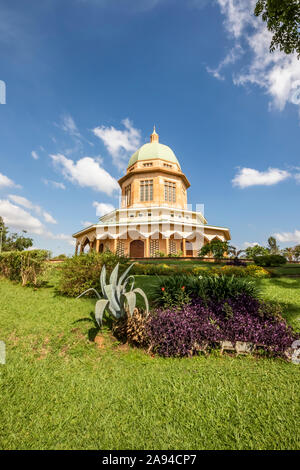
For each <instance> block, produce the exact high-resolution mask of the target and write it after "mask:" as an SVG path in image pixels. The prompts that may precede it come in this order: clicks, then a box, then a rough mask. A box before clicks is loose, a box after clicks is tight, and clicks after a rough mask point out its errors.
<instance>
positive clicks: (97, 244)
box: [96, 239, 100, 253]
mask: <svg viewBox="0 0 300 470" xmlns="http://www.w3.org/2000/svg"><path fill="white" fill-rule="evenodd" d="M99 251H100V240H98V239H97V240H96V253H99Z"/></svg>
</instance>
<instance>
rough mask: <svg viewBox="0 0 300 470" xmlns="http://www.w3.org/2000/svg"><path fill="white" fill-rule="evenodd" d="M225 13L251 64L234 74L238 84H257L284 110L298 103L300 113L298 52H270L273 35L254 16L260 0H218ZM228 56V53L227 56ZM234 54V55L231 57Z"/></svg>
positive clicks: (216, 70)
mask: <svg viewBox="0 0 300 470" xmlns="http://www.w3.org/2000/svg"><path fill="white" fill-rule="evenodd" d="M217 2H218V4H219V6H220V8H221V13H222V14H223V15H224V17H225V19H224V26H225V28H226V30H227V31H228V33H229V35H230V36H231V37H232V40H233V44H234V46H233V47H240V45H242V46H243V49H245V52H247V54H245V56H246V57H247V59H248V60H247V63H246V65H244V66H243V68H242V69H240V70H239V71H236V72H235V74H234V77H233V81H234V84H236V85H247V84H252V85H257V86H259V87H260V88H261V89H262V90H264V91H265V92H266V93H267V95H269V97H270V105H271V107H274V108H276V109H278V110H280V111H281V110H283V109H284V108H285V106H286V104H287V103H292V104H295V105H296V106H297V107H298V109H299V113H300V67H299V61H298V59H297V56H296V54H290V55H287V54H284V53H283V52H280V51H278V50H276V51H275V52H273V53H270V52H269V45H270V42H271V37H272V34H271V33H270V32H269V31H268V29H267V26H266V23H265V22H263V21H262V19H261V17H259V18H257V17H255V16H254V13H253V12H254V7H255V4H256V0H250V1H249V0H217ZM227 57H228V56H227ZM229 57H230V56H229ZM233 62H234V60H230V59H228V60H227V61H226V58H225V59H224V60H223V61H222V62H221V63H220V64H219V66H218V67H216V68H214V69H208V71H209V72H211V73H213V74H214V76H215V77H216V78H222V76H221V75H220V70H221V69H222V68H224V67H225V66H226V65H229V64H230V63H231V64H232V63H233Z"/></svg>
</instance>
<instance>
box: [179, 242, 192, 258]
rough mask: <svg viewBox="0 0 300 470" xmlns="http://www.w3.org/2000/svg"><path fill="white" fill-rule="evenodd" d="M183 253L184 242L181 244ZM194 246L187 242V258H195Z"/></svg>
mask: <svg viewBox="0 0 300 470" xmlns="http://www.w3.org/2000/svg"><path fill="white" fill-rule="evenodd" d="M180 247H181V251H183V242H181V244H180ZM193 253H194V252H193V244H192V243H191V242H189V241H187V240H186V242H185V254H186V256H193Z"/></svg>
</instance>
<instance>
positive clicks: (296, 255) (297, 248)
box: [294, 245, 300, 261]
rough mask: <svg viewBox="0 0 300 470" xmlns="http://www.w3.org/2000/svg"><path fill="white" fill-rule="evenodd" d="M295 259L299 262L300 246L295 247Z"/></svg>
mask: <svg viewBox="0 0 300 470" xmlns="http://www.w3.org/2000/svg"><path fill="white" fill-rule="evenodd" d="M294 257H295V258H296V260H297V261H298V260H299V259H300V245H296V246H295V247H294Z"/></svg>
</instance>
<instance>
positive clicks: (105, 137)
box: [93, 119, 141, 169]
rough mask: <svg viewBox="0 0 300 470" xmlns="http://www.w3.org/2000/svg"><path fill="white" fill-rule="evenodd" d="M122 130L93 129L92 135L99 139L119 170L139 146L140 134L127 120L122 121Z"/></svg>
mask: <svg viewBox="0 0 300 470" xmlns="http://www.w3.org/2000/svg"><path fill="white" fill-rule="evenodd" d="M122 124H123V125H124V127H125V129H124V130H119V129H116V128H115V127H113V126H111V127H105V126H101V127H95V129H93V132H94V134H95V135H96V136H97V137H99V139H101V140H102V141H103V143H104V145H105V147H106V148H107V150H108V152H109V153H110V155H111V156H112V159H113V163H114V164H115V165H116V166H117V167H118V168H120V169H122V168H124V166H126V163H127V159H128V156H129V154H130V153H132V152H135V151H136V150H137V149H138V147H140V145H141V132H140V130H138V129H135V128H134V127H133V125H132V123H131V121H130V120H129V119H124V120H123V121H122Z"/></svg>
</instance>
